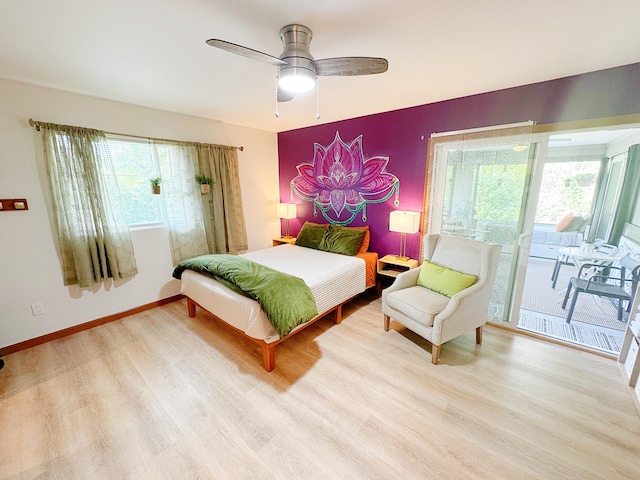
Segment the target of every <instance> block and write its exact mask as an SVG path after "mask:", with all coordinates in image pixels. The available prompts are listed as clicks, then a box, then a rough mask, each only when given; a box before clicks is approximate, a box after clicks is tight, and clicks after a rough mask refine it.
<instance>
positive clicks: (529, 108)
mask: <svg viewBox="0 0 640 480" xmlns="http://www.w3.org/2000/svg"><path fill="white" fill-rule="evenodd" d="M630 114H640V63H636V64H632V65H627V66H623V67H616V68H611V69H607V70H600V71H597V72H592V73H586V74H583V75H576V76H572V77H565V78H561V79H556V80H550V81H547V82H541V83H535V84H531V85H525V86H521V87H514V88H509V89H505V90H498V91H495V92H489V93H483V94H478V95H472V96H468V97H462V98H457V99H453V100H446V101H442V102H436V103H430V104H427V105H420V106H416V107H411V108H405V109H401V110H394V111H391V112H385V113H379V114H375V115H369V116H366V117H359V118H353V119H349V120H343V121H340V122H333V123H327V124H324V125H318V126H314V127H307V128H302V129H298V130H290V131H287V132H281V133H279V134H278V157H279V160H278V161H279V175H280V199H281V201H282V202H291V199H290V189H289V183H290V181H291V179H293V178H294V177H295V176H296V175H297V174H298V172H297V170H296V165H298V164H300V163H310V162H311V161H312V160H313V145H314V143H319V144H321V145H325V146H326V145H329V144H330V143H331V141H332V140H333V139H334V137H335V134H336V131H339V132H340V136H341V137H342V139H343V140H344V141H345V142H351V141H352V140H353V139H354V138H356V137H357V136H358V135H363V152H364V154H365V156H366V157H367V158H369V157H371V156H375V155H380V156H388V157H389V164H388V166H387V170H388V171H389V172H392V173H393V174H394V175H396V176H397V177H398V178H399V179H400V204H399V205H398V206H397V207H396V206H394V204H393V198H390V199H388V200H387V201H386V202H384V203H380V204H369V205H367V221H366V223H365V222H362V220H361V216H360V215H358V216H357V217H356V219H355V220H354V221H353V223H351V226H360V225H364V224H366V225H369V226H370V229H371V247H370V249H371V250H372V251H375V252H378V254H380V255H385V254H387V253H398V250H399V244H400V234H399V233H394V232H389V213H390V212H391V211H392V210H411V211H421V210H422V202H423V198H424V182H425V171H426V159H427V141H428V138H429V136H430V135H431V134H432V133H434V132H447V131H452V130H464V129H468V128H477V127H484V126H489V125H501V124H508V123H517V122H524V121H527V120H534V121H535V122H536V123H537V124H545V123H557V122H565V121H572V120H586V119H593V118H602V117H612V116H619V115H630ZM293 202H294V203H297V204H298V218H296V219H293V220H291V224H290V225H291V234H292V235H296V234H297V233H298V231H299V229H300V227H301V226H302V224H303V223H304V222H305V221H306V220H310V221H316V222H320V223H326V221H325V220H324V218H323V217H322V216H321V214H319V215H318V216H317V217H314V216H313V205H312V204H311V203H310V202H305V201H302V200H300V199H299V198H298V197H296V196H295V195H294V197H293ZM419 247H420V234H415V235H407V254H408V255H410V256H411V257H412V258H417V256H418V253H419Z"/></svg>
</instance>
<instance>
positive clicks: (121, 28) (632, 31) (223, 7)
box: [0, 0, 640, 132]
mask: <svg viewBox="0 0 640 480" xmlns="http://www.w3.org/2000/svg"><path fill="white" fill-rule="evenodd" d="M638 18H640V2H639V1H638V0H614V1H613V2H602V1H600V0H561V1H558V0H537V1H534V2H519V1H514V0H491V1H490V2H479V1H477V0H451V1H448V2H442V1H440V2H435V1H426V0H396V1H394V2H389V1H387V0H154V1H151V0H134V1H131V0H126V1H125V0H110V1H108V2H106V1H100V2H98V1H90V0H89V1H88V0H55V1H46V2H45V1H42V0H4V1H2V2H0V77H3V78H8V79H13V80H18V81H24V82H28V83H33V84H37V85H42V86H47V87H52V88H56V89H61V90H66V91H70V92H76V93H81V94H86V95H91V96H96V97H102V98H108V99H112V100H117V101H121V102H126V103H132V104H136V105H142V106H146V107H152V108H158V109H163V110H168V111H172V112H178V113H184V114H189V115H196V116H201V117H206V118H212V119H218V120H223V121H226V122H229V123H233V124H238V125H245V126H249V127H254V128H259V129H264V130H269V131H276V132H277V131H284V130H290V129H294V128H298V127H304V126H309V125H317V124H319V123H326V122H330V121H335V120H342V119H345V118H352V117H357V116H361V115H367V114H371V113H378V112H383V111H388V110H394V109H398V108H404V107H409V106H415V105H422V104H426V103H431V102H434V101H439V100H445V99H450V98H456V97H461V96H466V95H470V94H474V93H481V92H487V91H492V90H497V89H501V88H506V87H512V86H517V85H524V84H528V83H533V82H539V81H544V80H549V79H553V78H559V77H564V76H568V75H574V74H579V73H584V72H590V71H595V70H600V69H604V68H609V67H615V66H620V65H626V64H631V63H636V62H639V61H640V50H639V49H638V46H639V45H640V28H637V20H638ZM289 23H301V24H303V25H306V26H307V27H309V28H311V29H312V30H313V32H314V38H313V41H312V42H311V53H312V54H313V55H314V57H315V58H326V57H337V56H380V57H385V58H387V59H388V60H389V71H388V72H387V73H384V74H381V75H371V76H364V77H322V78H321V79H320V115H321V117H320V119H319V120H316V118H315V113H316V105H315V104H316V101H315V95H314V94H313V93H310V94H304V95H299V96H298V97H297V98H296V99H294V100H293V101H291V102H288V103H282V104H280V107H279V110H280V117H279V118H276V117H275V115H274V111H275V100H274V97H275V95H274V86H275V75H276V67H273V66H270V65H268V64H264V63H260V62H257V61H253V60H250V59H247V58H244V57H240V56H236V55H232V54H230V53H227V52H224V51H222V50H218V49H215V48H212V47H209V46H208V45H206V44H205V40H207V39H208V38H221V39H225V40H228V41H230V42H234V43H238V44H241V45H244V46H247V47H250V48H254V49H256V50H260V51H263V52H265V53H269V54H271V55H274V56H279V55H280V52H281V50H282V44H281V42H280V39H279V37H278V32H279V30H280V28H281V27H283V26H284V25H287V24H289ZM43 120H46V119H43Z"/></svg>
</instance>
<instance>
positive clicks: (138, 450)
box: [0, 293, 640, 480]
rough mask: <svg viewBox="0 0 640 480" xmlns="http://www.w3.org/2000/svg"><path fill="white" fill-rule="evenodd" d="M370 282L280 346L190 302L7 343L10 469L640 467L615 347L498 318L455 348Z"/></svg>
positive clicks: (354, 475) (523, 472)
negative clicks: (268, 362)
mask: <svg viewBox="0 0 640 480" xmlns="http://www.w3.org/2000/svg"><path fill="white" fill-rule="evenodd" d="M391 325H392V330H391V331H389V332H384V331H383V329H382V313H381V311H380V299H379V298H378V297H376V296H375V295H373V294H371V293H366V294H364V295H363V296H361V297H359V298H357V299H356V300H354V301H352V302H351V303H349V304H348V305H346V306H345V308H344V320H343V322H342V323H341V324H340V325H335V324H334V323H333V320H332V318H327V319H324V320H321V321H319V322H317V323H316V324H315V325H312V326H310V327H309V328H308V329H306V330H304V331H303V332H300V334H299V335H297V336H296V337H295V338H292V339H291V340H290V341H287V342H285V343H283V344H282V345H280V346H278V347H277V348H276V370H275V371H274V372H271V373H267V372H265V371H264V370H263V368H262V359H261V352H260V348H259V347H258V346H257V345H255V344H253V343H252V342H250V341H248V340H245V339H243V338H241V337H240V336H239V335H237V334H236V333H235V332H232V331H230V330H229V329H227V328H225V327H224V326H222V325H220V324H219V323H217V322H215V321H214V320H213V319H212V318H211V317H210V316H209V315H208V314H207V313H206V312H203V311H202V310H198V313H197V316H196V317H195V318H193V319H190V318H189V317H188V316H187V307H186V302H185V301H184V300H182V301H179V302H175V303H171V304H168V305H164V306H161V307H158V308H154V309H152V310H149V311H146V312H142V313H139V314H136V315H133V316H131V317H127V318H124V319H122V320H118V321H115V322H111V323H108V324H105V325H102V326H99V327H96V328H93V329H91V330H88V331H84V332H80V333H77V334H74V335H72V336H69V337H65V338H63V339H59V340H55V341H52V342H49V343H46V344H43V345H39V346H37V347H34V348H31V349H28V350H24V351H21V352H17V353H14V354H11V355H7V356H6V357H5V360H6V366H5V368H4V370H2V371H0V478H2V479H33V478H42V479H61V480H62V479H64V480H71V479H83V480H85V479H94V478H95V479H172V480H175V479H190V478H194V479H234V480H235V479H258V478H259V479H304V478H306V479H323V480H324V479H397V478H402V479H425V478H438V479H485V478H486V479H565V478H566V479H582V480H584V479H608V480H611V479H627V478H628V479H631V478H634V479H637V478H640V418H639V417H638V415H637V413H636V410H635V408H634V405H633V401H632V399H631V395H630V392H629V390H628V388H627V387H626V386H625V384H624V382H623V379H622V375H621V372H620V369H619V366H618V365H617V363H616V362H615V361H614V360H611V359H607V358H603V357H600V356H596V355H592V354H589V353H586V352H581V351H578V350H573V349H570V348H566V347H562V346H559V345H555V344H552V343H548V342H544V341H541V340H537V339H535V338H530V337H527V336H523V335H518V334H514V333H512V332H509V331H506V330H502V329H498V328H493V327H486V328H485V332H484V333H485V334H484V343H483V344H482V345H481V346H478V345H476V344H475V342H474V339H475V337H474V335H475V334H474V332H469V333H468V334H467V335H465V336H462V337H460V338H458V339H455V340H453V341H451V342H449V343H447V344H445V345H444V346H443V347H442V352H441V360H440V361H441V363H440V364H439V365H437V366H434V365H432V364H431V359H430V350H431V346H430V344H429V343H428V342H426V341H424V340H422V339H420V338H419V337H417V336H415V335H414V334H412V333H411V332H409V331H407V330H405V329H404V328H403V327H401V326H400V325H399V324H397V323H394V322H392V324H391Z"/></svg>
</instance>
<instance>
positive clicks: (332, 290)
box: [180, 244, 366, 343]
mask: <svg viewBox="0 0 640 480" xmlns="http://www.w3.org/2000/svg"><path fill="white" fill-rule="evenodd" d="M241 256H243V257H246V258H248V259H250V260H252V261H254V262H256V263H260V264H262V265H266V266H268V267H271V268H274V269H276V270H279V271H281V272H284V273H288V274H290V275H293V276H296V277H299V278H301V279H302V280H304V282H305V283H306V284H307V285H308V286H309V288H310V290H311V293H312V294H313V297H314V299H315V301H316V306H317V308H318V314H319V315H322V314H323V313H325V312H327V311H329V310H331V309H332V308H334V307H335V306H337V305H340V304H341V303H344V302H345V301H347V300H349V299H350V298H351V297H353V296H355V295H357V294H359V293H361V292H364V290H365V289H366V266H365V262H364V260H363V259H362V258H358V257H350V256H347V255H339V254H335V253H328V252H323V251H320V250H314V249H311V248H306V247H300V246H297V245H288V244H285V245H279V246H277V247H271V248H266V249H264V250H256V251H253V252H249V253H245V254H242V255H241ZM180 293H182V294H183V295H186V296H188V297H189V298H191V299H193V300H194V301H195V302H197V303H198V304H199V305H201V306H202V307H203V308H205V309H207V310H208V311H209V312H211V313H213V314H214V315H215V316H216V317H219V318H221V319H222V320H224V321H225V322H227V323H229V324H230V325H232V326H233V327H235V328H237V329H239V330H242V331H243V332H244V333H245V334H247V335H248V336H250V337H252V338H257V339H260V340H264V341H265V342H267V343H272V342H275V341H276V340H279V339H280V336H279V335H278V334H277V333H276V331H275V330H274V329H273V327H272V326H271V324H270V323H269V320H268V319H267V316H266V315H265V313H264V311H263V310H262V308H260V305H259V304H258V302H256V301H255V300H252V299H250V298H247V297H245V296H242V295H240V294H238V293H236V292H234V291H232V290H230V289H229V288H227V287H225V286H224V285H222V284H221V283H219V282H217V281H215V280H214V279H213V278H210V277H208V276H206V275H202V274H200V273H197V272H194V271H192V270H185V271H184V272H183V274H182V282H181V287H180Z"/></svg>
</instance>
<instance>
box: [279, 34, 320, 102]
mask: <svg viewBox="0 0 640 480" xmlns="http://www.w3.org/2000/svg"><path fill="white" fill-rule="evenodd" d="M312 37H313V34H312V33H311V30H310V29H309V28H307V27H305V26H304V25H296V24H292V25H287V26H286V27H282V28H281V29H280V38H281V40H282V43H283V44H284V50H283V51H282V54H281V55H280V59H281V60H284V61H285V62H287V65H281V66H279V67H278V77H279V78H280V85H281V86H282V87H283V88H287V87H286V84H287V80H286V79H287V78H290V77H293V78H295V79H296V81H302V82H303V83H302V85H305V86H306V88H305V87H301V88H304V90H299V91H307V90H310V89H311V88H313V87H314V85H315V79H316V69H315V67H314V65H313V56H312V55H311V52H310V51H309V46H310V44H311V38H312ZM303 79H304V80H307V81H306V82H304V80H303Z"/></svg>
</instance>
